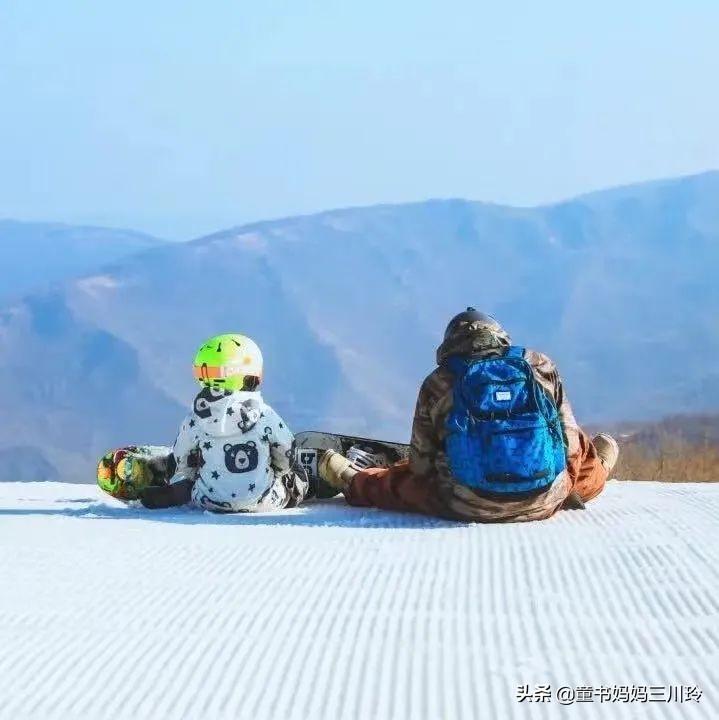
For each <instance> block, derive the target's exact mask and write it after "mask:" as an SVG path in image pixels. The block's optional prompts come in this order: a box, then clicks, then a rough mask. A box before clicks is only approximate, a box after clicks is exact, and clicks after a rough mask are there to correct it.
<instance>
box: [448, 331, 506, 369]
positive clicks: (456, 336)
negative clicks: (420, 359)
mask: <svg viewBox="0 0 719 720" xmlns="http://www.w3.org/2000/svg"><path fill="white" fill-rule="evenodd" d="M511 344H512V341H511V339H510V337H509V335H508V334H507V332H506V330H504V329H503V328H501V327H489V326H487V325H486V324H485V323H482V322H480V321H475V322H472V323H466V324H461V325H460V326H459V327H458V328H457V329H456V330H455V331H454V332H453V333H452V334H451V335H450V336H449V337H447V338H446V339H445V340H444V342H443V343H442V344H441V345H440V346H439V347H438V348H437V364H438V365H442V364H443V363H444V362H445V361H446V360H447V358H448V357H449V356H450V355H461V356H464V357H473V356H480V357H481V356H482V355H492V354H495V353H496V354H499V353H501V352H502V351H503V350H504V349H505V348H508V347H509V346H510V345H511Z"/></svg>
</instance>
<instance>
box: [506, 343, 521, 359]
mask: <svg viewBox="0 0 719 720" xmlns="http://www.w3.org/2000/svg"><path fill="white" fill-rule="evenodd" d="M504 357H509V358H523V357H524V348H523V347H522V346H521V345H510V346H509V348H508V349H507V352H506V353H504Z"/></svg>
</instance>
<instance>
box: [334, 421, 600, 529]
mask: <svg viewBox="0 0 719 720" xmlns="http://www.w3.org/2000/svg"><path fill="white" fill-rule="evenodd" d="M579 439H580V447H581V453H580V456H579V457H577V458H576V459H575V461H574V462H573V463H571V464H570V466H569V467H568V468H567V471H566V472H565V473H563V474H562V475H561V476H560V478H558V479H557V480H556V481H555V483H554V484H553V485H552V487H551V488H550V490H548V491H547V492H546V493H542V495H540V496H537V497H532V498H527V499H525V500H511V501H502V500H482V499H478V498H477V496H476V494H474V493H472V491H471V490H468V489H467V488H462V491H463V495H464V497H462V496H459V493H457V494H456V496H453V497H452V498H451V499H450V500H449V501H448V499H447V497H446V492H443V491H442V490H441V489H440V485H439V483H438V481H437V480H436V479H434V478H432V479H427V478H424V477H417V476H415V475H413V474H412V472H411V470H410V467H409V462H408V461H406V460H405V461H403V462H400V463H397V464H396V465H393V466H392V467H390V468H371V469H369V470H364V471H362V472H359V473H358V474H357V475H355V477H354V478H353V479H352V481H351V483H350V486H349V487H348V489H347V490H346V491H345V498H346V499H347V502H348V503H349V504H350V505H355V506H359V507H377V508H382V509H385V510H396V511H404V512H416V513H423V514H425V515H435V516H438V517H443V518H448V519H460V520H476V521H479V522H507V521H513V520H514V521H521V520H541V519H544V518H547V517H550V516H551V515H553V514H554V513H555V512H556V511H557V510H559V509H560V508H561V507H562V504H563V503H564V501H565V500H566V499H567V496H568V495H569V494H570V493H571V492H572V491H575V492H576V493H578V494H579V496H580V497H581V498H582V500H584V501H587V500H591V499H592V498H595V497H596V496H597V495H599V493H600V492H601V491H602V490H603V489H604V485H605V483H606V481H607V476H608V472H607V470H606V469H605V468H604V466H603V465H602V463H601V461H600V459H599V457H598V455H597V451H596V448H595V447H594V445H593V444H592V441H591V439H590V438H589V436H588V435H587V434H586V433H584V432H583V431H580V438H579ZM468 495H469V496H473V497H467V496H468Z"/></svg>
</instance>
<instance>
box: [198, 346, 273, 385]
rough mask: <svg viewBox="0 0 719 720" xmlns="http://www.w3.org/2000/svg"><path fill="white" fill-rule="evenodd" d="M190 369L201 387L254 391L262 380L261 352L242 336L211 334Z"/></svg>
mask: <svg viewBox="0 0 719 720" xmlns="http://www.w3.org/2000/svg"><path fill="white" fill-rule="evenodd" d="M193 370H194V374H195V378H196V380H197V382H199V383H200V385H203V386H204V387H213V388H218V389H220V388H221V389H225V390H229V391H231V392H234V391H235V390H255V389H256V388H257V387H258V386H259V384H260V382H261V381H262V353H261V352H260V348H259V347H257V343H255V342H254V340H251V339H250V338H248V337H246V336H244V335H237V334H235V333H228V334H226V335H215V337H212V338H210V339H209V340H207V341H206V342H204V343H203V344H202V346H201V347H200V349H199V350H198V351H197V354H196V355H195V362H194V367H193Z"/></svg>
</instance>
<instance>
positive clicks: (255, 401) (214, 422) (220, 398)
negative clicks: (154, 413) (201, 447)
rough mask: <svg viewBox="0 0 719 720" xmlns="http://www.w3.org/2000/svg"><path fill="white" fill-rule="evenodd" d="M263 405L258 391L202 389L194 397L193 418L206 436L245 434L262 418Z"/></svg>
mask: <svg viewBox="0 0 719 720" xmlns="http://www.w3.org/2000/svg"><path fill="white" fill-rule="evenodd" d="M264 407H265V404H264V400H263V399H262V394H261V393H260V392H259V391H254V392H249V391H247V390H238V391H236V392H228V391H226V390H215V389H213V388H204V389H203V390H202V391H201V392H200V393H199V394H198V395H197V397H196V398H195V402H194V404H193V408H192V409H193V416H194V418H195V421H196V422H197V423H198V424H199V425H201V426H202V429H203V430H204V432H206V433H207V434H208V435H215V436H217V437H226V436H229V435H236V434H237V433H239V432H247V431H248V430H250V429H251V428H252V427H254V426H255V425H256V424H257V423H258V422H259V420H260V418H261V417H262V415H263V410H264Z"/></svg>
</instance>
